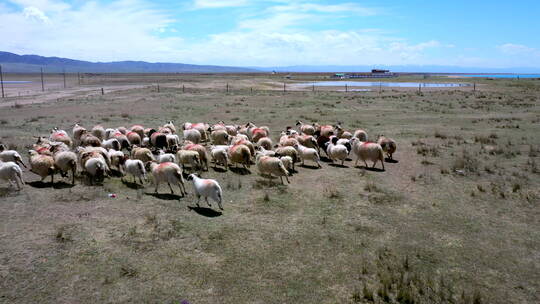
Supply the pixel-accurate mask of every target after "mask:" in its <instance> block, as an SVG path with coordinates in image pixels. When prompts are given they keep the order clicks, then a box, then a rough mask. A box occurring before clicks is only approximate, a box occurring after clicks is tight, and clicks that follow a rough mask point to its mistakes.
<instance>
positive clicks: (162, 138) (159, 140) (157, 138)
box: [150, 131, 168, 149]
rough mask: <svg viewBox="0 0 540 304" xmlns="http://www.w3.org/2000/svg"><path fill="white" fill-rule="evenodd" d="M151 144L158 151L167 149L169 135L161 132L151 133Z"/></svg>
mask: <svg viewBox="0 0 540 304" xmlns="http://www.w3.org/2000/svg"><path fill="white" fill-rule="evenodd" d="M150 144H151V145H152V146H153V147H155V148H156V149H164V148H165V149H167V148H168V145H167V135H165V134H163V133H160V132H156V131H154V132H152V131H151V132H150Z"/></svg>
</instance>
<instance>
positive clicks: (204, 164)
mask: <svg viewBox="0 0 540 304" xmlns="http://www.w3.org/2000/svg"><path fill="white" fill-rule="evenodd" d="M182 150H191V151H197V152H198V153H199V160H200V162H201V168H202V169H203V170H206V171H208V154H207V153H206V148H205V147H203V146H202V145H199V144H194V143H192V142H189V141H185V142H184V145H183V146H182Z"/></svg>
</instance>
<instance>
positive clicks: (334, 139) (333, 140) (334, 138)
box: [331, 137, 338, 145]
mask: <svg viewBox="0 0 540 304" xmlns="http://www.w3.org/2000/svg"><path fill="white" fill-rule="evenodd" d="M331 141H332V144H334V145H335V144H337V141H338V138H337V137H332V139H331Z"/></svg>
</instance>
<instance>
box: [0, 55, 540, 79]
mask: <svg viewBox="0 0 540 304" xmlns="http://www.w3.org/2000/svg"><path fill="white" fill-rule="evenodd" d="M0 65H1V66H2V70H3V71H4V72H6V73H38V72H39V71H40V68H43V71H44V72H45V73H61V72H62V71H66V72H67V73H77V72H81V73H264V72H272V71H275V72H280V73H314V72H326V73H335V72H368V71H371V69H373V68H378V69H385V70H390V71H392V72H399V73H458V74H459V73H520V74H523V73H540V68H526V67H521V68H520V67H516V68H478V67H460V66H442V65H347V66H339V65H316V66H314V65H297V66H285V67H280V66H277V67H257V66H253V67H232V66H217V65H195V64H184V63H167V62H156V63H151V62H145V61H114V62H90V61H83V60H74V59H68V58H60V57H43V56H38V55H17V54H14V53H9V52H2V51H0Z"/></svg>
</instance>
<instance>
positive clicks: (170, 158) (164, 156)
mask: <svg viewBox="0 0 540 304" xmlns="http://www.w3.org/2000/svg"><path fill="white" fill-rule="evenodd" d="M157 161H158V163H160V164H161V163H166V162H169V163H175V162H176V157H174V155H173V154H171V153H165V152H164V151H163V150H159V154H158V156H157Z"/></svg>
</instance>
